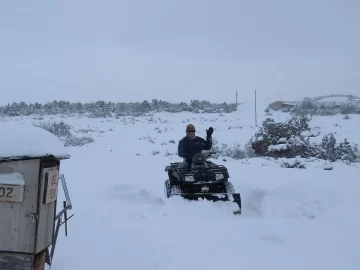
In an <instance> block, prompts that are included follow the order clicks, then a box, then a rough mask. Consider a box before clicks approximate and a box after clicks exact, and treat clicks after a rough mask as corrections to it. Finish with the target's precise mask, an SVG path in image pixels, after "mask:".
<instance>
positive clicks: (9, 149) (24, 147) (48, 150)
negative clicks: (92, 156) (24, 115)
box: [0, 122, 70, 161]
mask: <svg viewBox="0 0 360 270" xmlns="http://www.w3.org/2000/svg"><path fill="white" fill-rule="evenodd" d="M42 157H55V158H58V159H68V158H70V154H69V153H68V152H67V150H66V148H65V146H64V144H63V143H62V142H61V141H60V139H59V138H57V137H56V136H55V135H53V134H52V133H50V132H49V131H47V130H45V129H42V128H39V127H35V126H33V125H32V124H30V123H18V122H7V123H0V161H2V160H19V159H33V158H42Z"/></svg>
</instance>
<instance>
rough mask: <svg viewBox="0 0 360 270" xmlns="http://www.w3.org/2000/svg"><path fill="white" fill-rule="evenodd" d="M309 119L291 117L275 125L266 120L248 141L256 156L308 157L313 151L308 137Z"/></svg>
mask: <svg viewBox="0 0 360 270" xmlns="http://www.w3.org/2000/svg"><path fill="white" fill-rule="evenodd" d="M309 121H310V119H309V118H308V117H306V116H293V117H292V118H291V119H290V120H288V121H287V122H280V123H276V122H275V121H274V120H273V119H271V118H268V119H266V120H265V121H264V122H263V126H262V127H261V128H260V130H259V131H258V132H257V133H256V134H255V135H254V137H253V138H252V139H251V140H250V144H251V147H252V149H253V150H254V152H255V154H256V155H257V156H270V157H286V158H291V157H296V156H300V157H310V156H312V153H313V149H312V147H311V145H310V141H309V138H308V137H305V136H304V135H303V134H304V133H306V132H310V128H309Z"/></svg>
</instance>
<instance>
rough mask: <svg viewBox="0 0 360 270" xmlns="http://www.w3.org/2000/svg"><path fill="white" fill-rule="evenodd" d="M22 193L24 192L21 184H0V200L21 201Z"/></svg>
mask: <svg viewBox="0 0 360 270" xmlns="http://www.w3.org/2000/svg"><path fill="white" fill-rule="evenodd" d="M23 194H24V187H23V186H18V185H4V184H0V201H3V202H22V201H23Z"/></svg>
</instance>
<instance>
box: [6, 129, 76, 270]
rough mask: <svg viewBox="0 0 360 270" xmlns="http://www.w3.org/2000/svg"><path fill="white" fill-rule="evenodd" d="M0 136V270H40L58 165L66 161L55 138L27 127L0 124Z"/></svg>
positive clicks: (49, 239)
mask: <svg viewBox="0 0 360 270" xmlns="http://www.w3.org/2000/svg"><path fill="white" fill-rule="evenodd" d="M0 130H1V133H0V216H1V218H0V269H26V270H32V269H44V266H45V263H44V264H43V263H42V262H41V261H44V260H45V257H46V255H49V251H48V247H49V246H51V245H52V244H53V242H54V232H55V220H56V218H55V217H56V204H57V195H58V186H59V178H60V175H59V172H60V162H61V160H63V159H68V158H70V155H69V154H68V153H67V151H66V149H65V147H64V145H63V143H62V142H61V141H60V140H59V139H58V138H57V137H56V136H54V135H53V134H51V133H50V132H48V131H46V130H44V129H42V128H38V127H35V126H33V125H31V124H24V123H22V124H20V123H0ZM39 259H40V263H39Z"/></svg>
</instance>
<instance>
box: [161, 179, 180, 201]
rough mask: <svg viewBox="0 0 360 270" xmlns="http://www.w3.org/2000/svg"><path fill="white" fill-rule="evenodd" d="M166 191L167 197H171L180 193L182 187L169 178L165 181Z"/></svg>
mask: <svg viewBox="0 0 360 270" xmlns="http://www.w3.org/2000/svg"><path fill="white" fill-rule="evenodd" d="M164 193H165V194H164V195H165V197H166V198H170V197H171V196H173V195H180V194H181V188H180V187H178V186H176V185H171V183H170V180H169V179H167V180H166V181H165V186H164Z"/></svg>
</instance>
